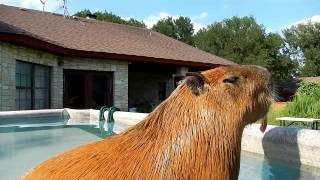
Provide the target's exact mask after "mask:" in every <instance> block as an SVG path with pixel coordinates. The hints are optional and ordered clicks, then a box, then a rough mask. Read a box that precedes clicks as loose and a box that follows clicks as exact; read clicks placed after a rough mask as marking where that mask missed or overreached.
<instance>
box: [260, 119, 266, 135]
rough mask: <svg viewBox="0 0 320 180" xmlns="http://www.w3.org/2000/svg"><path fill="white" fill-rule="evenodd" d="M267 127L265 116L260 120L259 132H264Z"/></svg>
mask: <svg viewBox="0 0 320 180" xmlns="http://www.w3.org/2000/svg"><path fill="white" fill-rule="evenodd" d="M267 126H268V122H267V116H265V117H263V118H262V119H261V125H260V131H261V132H264V131H266V129H267Z"/></svg>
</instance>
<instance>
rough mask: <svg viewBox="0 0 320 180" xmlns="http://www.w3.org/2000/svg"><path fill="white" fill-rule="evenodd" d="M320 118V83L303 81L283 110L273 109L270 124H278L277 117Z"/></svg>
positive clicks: (269, 116) (269, 117) (269, 118)
mask: <svg viewBox="0 0 320 180" xmlns="http://www.w3.org/2000/svg"><path fill="white" fill-rule="evenodd" d="M281 116H282V117H283V116H285V117H299V118H320V84H316V83H306V82H303V83H301V85H300V87H299V89H298V91H297V95H296V96H295V97H294V99H293V101H292V102H290V103H288V105H287V107H286V108H284V109H282V110H271V111H270V112H269V114H268V122H269V124H276V125H278V122H277V121H276V120H275V118H276V117H281Z"/></svg>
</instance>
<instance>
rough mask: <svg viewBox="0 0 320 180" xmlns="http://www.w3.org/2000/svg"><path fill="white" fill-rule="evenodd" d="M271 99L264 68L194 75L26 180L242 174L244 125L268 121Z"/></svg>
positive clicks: (220, 69) (227, 176) (226, 69)
mask: <svg viewBox="0 0 320 180" xmlns="http://www.w3.org/2000/svg"><path fill="white" fill-rule="evenodd" d="M271 101H272V83H271V75H270V73H269V72H268V71H267V70H265V69H264V68H261V67H257V66H229V67H218V68H216V69H213V70H208V71H204V72H202V73H192V74H189V75H188V76H187V77H186V78H185V79H184V80H183V81H182V83H181V84H180V85H179V86H178V87H177V89H176V90H175V91H174V92H173V93H172V94H171V95H170V97H168V99H166V100H165V101H164V102H163V103H161V104H160V105H159V106H158V107H157V108H156V109H155V110H154V111H153V112H152V113H150V114H149V116H147V117H146V118H145V120H144V121H142V122H141V123H139V124H137V125H136V126H134V127H132V128H131V129H129V130H127V131H126V132H123V133H121V134H119V135H116V136H113V137H112V138H110V139H106V140H102V141H99V142H95V143H92V144H89V145H84V146H81V147H78V148H76V149H73V150H70V151H68V152H66V153H64V154H61V155H59V156H57V157H53V158H51V159H49V160H47V161H45V162H44V163H42V164H40V165H39V166H37V167H35V168H34V169H33V170H31V171H30V172H29V173H28V174H27V175H26V176H25V177H24V178H25V179H35V180H38V179H117V180H119V179H219V180H221V179H237V178H238V175H239V167H240V149H241V136H242V132H243V129H244V127H245V125H247V124H249V123H253V122H255V121H257V120H258V119H260V118H264V117H265V115H266V113H267V111H268V109H269V106H270V103H271ZM263 124H264V123H263ZM262 127H264V126H262ZM262 129H263V128H262Z"/></svg>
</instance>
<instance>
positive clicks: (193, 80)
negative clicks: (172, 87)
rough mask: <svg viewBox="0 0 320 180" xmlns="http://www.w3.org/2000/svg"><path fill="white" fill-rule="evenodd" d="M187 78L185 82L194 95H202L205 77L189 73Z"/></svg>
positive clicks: (196, 73)
mask: <svg viewBox="0 0 320 180" xmlns="http://www.w3.org/2000/svg"><path fill="white" fill-rule="evenodd" d="M186 76H187V77H186V79H185V82H186V85H187V87H188V88H189V89H190V91H191V92H192V94H194V95H196V96H198V95H200V93H201V92H202V91H203V88H204V83H205V77H204V76H203V75H202V74H201V73H200V72H188V73H187V74H186Z"/></svg>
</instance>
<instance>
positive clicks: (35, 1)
mask: <svg viewBox="0 0 320 180" xmlns="http://www.w3.org/2000/svg"><path fill="white" fill-rule="evenodd" d="M43 1H45V0H43ZM0 4H6V5H10V6H17V7H23V8H29V9H36V10H42V3H41V2H40V0H0ZM61 5H62V0H46V3H45V11H56V10H57V9H58V8H59V7H60V6H61Z"/></svg>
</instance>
